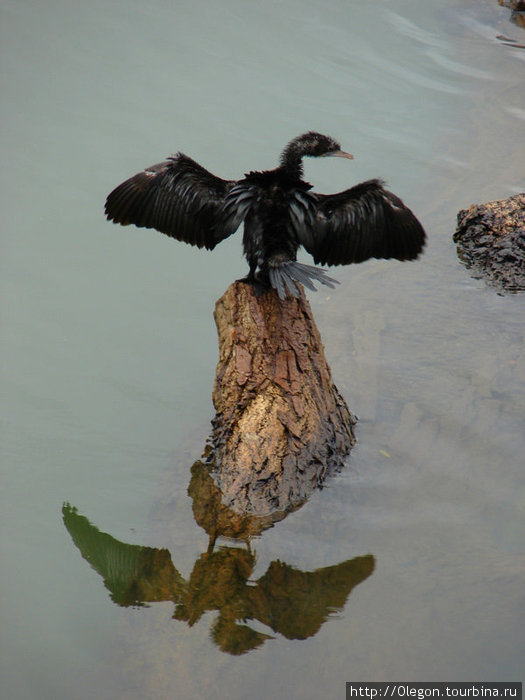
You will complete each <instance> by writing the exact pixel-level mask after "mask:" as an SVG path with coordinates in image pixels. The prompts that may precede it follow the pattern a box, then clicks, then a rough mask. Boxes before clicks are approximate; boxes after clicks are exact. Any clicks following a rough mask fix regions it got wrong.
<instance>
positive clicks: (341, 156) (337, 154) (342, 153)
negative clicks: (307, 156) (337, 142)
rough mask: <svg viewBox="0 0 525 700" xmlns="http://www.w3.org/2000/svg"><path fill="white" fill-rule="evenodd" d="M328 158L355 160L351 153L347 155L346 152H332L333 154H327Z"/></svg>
mask: <svg viewBox="0 0 525 700" xmlns="http://www.w3.org/2000/svg"><path fill="white" fill-rule="evenodd" d="M327 155H328V156H337V158H349V159H350V160H354V156H353V155H352V154H351V153H346V151H332V153H327Z"/></svg>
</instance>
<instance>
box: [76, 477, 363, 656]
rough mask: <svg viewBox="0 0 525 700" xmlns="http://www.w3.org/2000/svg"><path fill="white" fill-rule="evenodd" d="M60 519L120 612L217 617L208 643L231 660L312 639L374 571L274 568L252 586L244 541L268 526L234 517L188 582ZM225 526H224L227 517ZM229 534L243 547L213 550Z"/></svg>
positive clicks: (163, 563)
mask: <svg viewBox="0 0 525 700" xmlns="http://www.w3.org/2000/svg"><path fill="white" fill-rule="evenodd" d="M199 476H202V473H201V474H200V475H199ZM194 486H195V484H194ZM206 489H209V484H206ZM196 493H198V488H197V487H196ZM193 497H194V498H195V493H194V495H193ZM197 510H198V508H197ZM194 511H195V507H194ZM62 515H63V520H64V524H65V526H66V528H67V530H68V532H69V534H70V535H71V538H72V540H73V542H74V543H75V545H76V546H77V547H78V549H79V550H80V553H81V555H82V557H83V558H84V559H85V560H86V561H87V562H88V563H89V564H90V565H91V567H92V568H93V569H94V570H95V571H96V572H97V573H98V574H100V576H101V577H102V579H103V581H104V585H105V587H106V588H107V589H108V591H109V593H110V596H111V599H112V600H113V601H114V602H115V603H116V604H117V605H120V606H124V607H129V606H134V607H142V606H146V605H150V604H151V603H154V602H160V601H172V602H173V603H174V604H175V611H174V614H173V619H175V620H179V621H184V622H186V623H187V624H188V625H189V626H190V627H191V626H193V625H194V624H195V623H196V622H198V621H199V620H200V618H201V617H202V616H203V615H204V614H205V613H206V612H209V611H217V613H218V615H217V617H216V619H215V621H214V623H213V625H212V629H211V637H212V639H213V641H214V643H215V644H216V645H217V646H218V647H219V648H220V649H221V650H222V651H224V652H227V653H229V654H233V655H240V654H244V653H247V652H249V651H251V650H252V649H256V648H257V647H259V646H261V645H262V644H264V643H265V642H266V641H267V640H269V639H272V638H273V637H274V634H280V635H283V636H284V637H286V638H287V639H306V638H308V637H311V636H313V635H315V634H316V633H317V632H318V630H319V629H320V627H321V626H322V624H323V623H324V622H325V621H326V620H327V619H328V617H329V616H330V615H331V614H332V613H334V612H337V611H340V610H342V608H343V607H344V605H345V603H346V600H347V598H348V596H349V594H350V592H351V590H352V589H353V588H354V586H356V585H357V584H359V583H361V582H362V581H364V580H365V579H366V578H368V576H370V575H371V573H372V571H373V570H374V557H373V556H372V555H366V556H361V557H356V558H354V559H350V560H348V561H344V562H341V563H340V564H337V565H334V566H328V567H324V568H320V569H316V570H315V571H300V570H298V569H296V568H294V567H292V566H290V565H288V564H285V563H283V562H281V561H272V562H271V564H270V565H269V566H268V569H267V571H266V573H265V574H264V575H263V576H261V577H260V578H259V579H257V580H255V581H254V580H253V579H252V578H251V576H252V574H253V571H254V568H255V564H256V554H255V552H254V551H253V550H252V548H251V546H250V543H249V536H250V535H251V534H252V533H254V532H257V531H259V532H260V531H262V530H263V529H265V528H266V527H269V526H271V525H272V522H270V521H268V520H263V522H250V520H257V519H256V518H252V519H250V518H249V517H245V518H244V519H243V518H242V517H240V516H237V515H236V514H234V513H232V514H231V517H230V518H229V523H230V524H229V526H228V527H226V528H225V529H224V531H221V529H220V526H219V527H218V528H217V527H216V528H215V529H214V530H213V532H212V533H211V534H210V546H209V548H208V550H207V551H206V552H203V553H202V554H201V555H200V556H199V557H198V558H197V560H196V561H195V563H194V565H193V569H192V572H191V574H190V576H189V578H188V579H187V580H186V579H185V578H184V577H183V576H182V575H181V574H180V573H179V571H178V570H177V569H176V567H175V565H174V564H173V561H172V558H171V555H170V552H169V551H168V550H167V549H156V548H152V547H142V546H139V545H134V544H127V543H124V542H120V541H119V540H117V539H115V538H114V537H112V536H111V535H109V534H107V533H104V532H100V530H98V528H97V527H95V526H94V525H92V524H91V523H90V522H89V520H88V519H87V518H86V517H84V516H83V515H80V514H79V513H78V512H77V510H76V508H74V507H72V506H71V505H69V504H64V506H63V508H62ZM283 517H284V516H283ZM259 520H260V519H259ZM203 522H204V521H203ZM222 522H223V523H227V522H228V518H227V516H226V513H223V514H222ZM234 531H236V532H237V535H238V536H240V537H241V538H243V539H245V544H244V546H218V547H216V545H215V541H216V537H217V536H218V535H219V534H223V533H224V534H226V535H228V536H230V537H231V536H232V534H233V532H234ZM249 621H258V622H259V623H260V624H262V625H264V626H265V627H266V628H267V630H268V631H267V632H261V631H259V630H257V629H254V627H253V626H250V624H249ZM247 623H248V624H247Z"/></svg>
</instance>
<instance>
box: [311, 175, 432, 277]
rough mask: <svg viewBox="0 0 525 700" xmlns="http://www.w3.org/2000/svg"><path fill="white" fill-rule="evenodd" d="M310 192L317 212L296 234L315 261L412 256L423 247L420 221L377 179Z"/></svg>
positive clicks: (339, 262)
mask: <svg viewBox="0 0 525 700" xmlns="http://www.w3.org/2000/svg"><path fill="white" fill-rule="evenodd" d="M309 195H310V197H315V198H316V200H317V212H316V217H315V221H314V222H313V224H312V225H310V226H305V227H302V228H301V232H300V235H299V238H300V241H301V243H302V244H303V246H304V247H305V248H306V250H307V251H308V252H309V253H310V254H311V255H312V256H313V258H314V260H315V262H316V263H320V264H322V265H348V264H350V263H359V262H362V261H363V260H368V259H369V258H397V259H398V260H413V259H414V258H417V257H418V255H419V254H420V253H421V251H422V249H423V246H424V244H425V231H424V230H423V227H422V226H421V224H420V223H419V221H418V220H417V219H416V217H415V216H414V214H413V213H412V212H411V211H410V209H408V208H407V207H406V206H405V205H404V204H403V202H402V201H401V200H400V199H399V197H396V195H395V194H392V193H391V192H388V190H386V189H385V188H384V187H383V182H382V181H381V180H367V181H366V182H362V183H361V184H359V185H356V186H355V187H352V188H351V189H349V190H345V191H344V192H339V193H338V194H332V195H324V194H315V193H309Z"/></svg>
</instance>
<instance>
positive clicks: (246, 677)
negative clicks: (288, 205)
mask: <svg viewBox="0 0 525 700" xmlns="http://www.w3.org/2000/svg"><path fill="white" fill-rule="evenodd" d="M1 6H2V14H3V20H2V40H1V47H2V48H1V51H2V62H3V67H4V72H3V75H4V78H3V104H4V107H3V119H2V122H3V128H2V139H3V150H4V153H5V157H4V167H3V169H2V188H1V192H2V200H3V201H2V214H3V216H2V220H3V226H2V228H3V232H2V262H1V266H2V283H1V284H2V302H1V311H2V327H3V330H2V337H3V343H2V346H3V347H2V375H3V379H2V384H3V394H4V401H3V404H2V405H3V409H2V413H3V429H2V433H3V437H2V443H3V445H2V463H3V476H2V494H3V498H2V509H1V514H0V521H1V532H2V536H1V541H2V594H1V600H2V620H1V623H0V629H1V637H2V647H1V651H0V659H1V665H2V669H1V675H0V694H1V695H2V697H5V698H16V699H18V698H22V699H25V698H38V699H41V698H53V699H55V700H56V699H62V698H63V699H64V700H66V699H67V700H70V699H73V698H74V699H77V698H78V699H79V700H80V699H82V700H83V699H84V698H92V697H101V698H126V699H132V698H133V699H135V698H137V699H138V698H148V699H149V698H152V699H153V698H154V699H157V698H159V699H161V698H162V699H163V698H167V697H174V698H182V699H184V700H185V699H186V698H199V697H202V698H212V697H231V698H239V699H241V698H248V697H250V698H265V697H283V698H284V697H291V698H312V699H313V698H321V697H330V698H341V697H344V688H345V686H344V683H345V681H346V680H354V681H356V680H376V681H377V680H449V681H453V680H468V679H472V680H508V681H510V680H523V675H524V672H523V668H524V665H523V658H524V657H525V640H524V634H523V630H524V628H525V627H524V612H523V611H524V609H525V608H524V605H523V575H524V571H525V564H524V549H525V547H524V537H523V533H524V530H525V527H524V511H525V496H524V477H523V465H524V457H523V455H524V454H525V437H524V432H525V431H524V423H525V398H524V397H525V394H524V390H525V352H524V345H523V338H524V321H525V298H524V297H523V296H513V297H501V296H498V295H497V294H495V293H494V291H492V290H489V289H487V288H486V287H485V286H484V284H483V283H482V282H481V281H477V280H473V279H471V278H470V277H469V275H468V273H467V272H466V271H465V270H464V268H462V267H461V266H460V265H459V263H458V262H457V261H456V257H455V250H454V246H453V243H452V241H451V235H452V233H453V230H454V227H455V216H456V212H457V211H458V209H461V208H465V207H468V206H469V205H470V204H472V203H474V202H482V201H487V200H490V199H498V198H504V197H506V196H508V195H510V194H513V193H514V192H517V191H522V190H523V189H524V187H525V182H524V179H523V162H525V145H524V140H523V127H524V123H523V122H524V115H525V97H524V95H525V93H524V91H523V77H524V60H525V51H523V50H520V49H512V48H509V47H507V46H504V45H502V44H501V42H499V41H498V40H496V38H495V37H496V36H497V35H498V34H505V35H506V36H509V37H511V38H515V39H518V40H521V41H522V42H523V34H522V33H521V34H520V30H519V29H518V28H516V27H514V26H513V25H511V24H510V23H509V22H508V14H509V13H508V11H507V10H505V9H504V8H500V7H498V5H497V3H496V1H495V0H494V1H492V0H481V1H476V2H475V1H474V0H464V1H463V2H461V1H460V0H454V1H452V0H447V1H444V2H443V1H438V0H431V1H430V2H426V3H422V2H417V1H416V0H391V1H387V0H383V2H379V3H378V2H374V3H367V2H354V1H349V2H336V1H335V0H328V1H326V0H323V2H321V1H318V2H316V1H315V0H307V1H306V2H302V3H295V2H280V3H277V2H265V3H254V2H253V3H252V2H250V3H241V2H237V1H236V0H227V1H226V2H223V3H173V2H170V3H168V2H164V1H160V0H154V1H153V2H148V3H145V2H138V1H136V2H122V1H121V0H115V1H114V2H99V1H95V2H90V3H86V2H84V3H82V2H75V1H73V2H64V1H61V0H48V1H47V2H36V1H35V0H31V1H29V0H28V1H24V0H17V1H16V2H10V1H7V0H4V1H3V2H2V3H1ZM306 129H316V130H319V131H323V132H326V133H329V134H332V135H333V136H334V137H336V138H338V139H339V140H340V141H341V143H342V145H343V147H344V148H346V149H347V150H349V151H351V152H353V153H354V154H355V156H356V160H355V161H354V162H353V163H351V164H350V163H348V162H345V161H339V160H337V162H334V161H331V160H330V161H323V162H309V163H308V164H307V177H308V178H309V180H310V181H311V182H312V183H313V184H314V185H315V187H316V188H317V189H318V190H319V191H325V192H329V191H335V190H337V189H343V188H346V187H348V186H350V185H351V184H353V183H355V182H357V181H359V180H364V179H367V178H369V177H373V176H382V177H384V178H385V179H387V180H388V182H389V185H390V186H391V188H392V189H393V190H394V191H395V192H396V193H397V194H399V195H400V196H401V197H403V198H404V199H405V200H406V201H407V202H408V204H409V205H410V206H411V207H412V208H413V209H414V211H415V212H416V213H417V214H418V215H419V216H420V218H421V219H422V220H423V222H424V224H425V226H426V228H427V231H428V233H429V245H428V248H427V251H426V254H425V256H424V257H423V258H422V260H421V261H418V262H417V263H412V264H404V265H403V264H400V263H395V262H385V261H382V262H379V261H373V262H369V263H366V264H363V265H360V266H356V267H355V268H353V269H352V268H341V269H337V270H336V271H335V276H336V277H337V278H338V279H339V280H341V283H342V284H341V285H340V287H338V289H337V291H336V292H334V293H333V294H331V296H330V297H328V296H327V295H326V294H325V293H318V294H317V295H310V300H311V304H312V309H313V312H314V315H315V317H316V319H317V322H318V325H319V328H320V330H321V333H322V335H323V340H324V343H325V347H326V353H327V356H328V359H329V361H330V363H331V367H332V372H333V376H334V379H335V381H336V383H337V385H338V387H339V389H340V390H341V391H342V393H343V394H344V396H345V398H346V400H347V402H348V404H349V406H350V408H351V409H352V410H353V411H354V412H355V413H357V415H358V416H359V417H360V422H359V424H358V426H357V431H358V439H359V443H358V446H357V447H356V449H355V450H354V451H353V453H352V456H351V458H350V460H349V463H348V466H347V468H346V469H345V470H344V471H343V472H342V473H341V474H340V475H339V476H338V477H337V478H335V479H334V480H332V481H331V482H330V483H329V484H328V486H327V488H325V489H324V490H323V491H320V492H317V493H315V494H314V496H313V497H312V498H311V499H310V501H309V502H308V503H307V504H306V505H305V506H304V507H303V508H302V509H300V510H299V511H297V512H296V513H294V514H292V515H290V516H289V517H288V518H286V519H285V520H283V521H281V522H279V523H277V524H276V525H275V526H274V527H273V528H271V529H269V530H267V531H265V532H264V533H263V534H261V535H260V536H257V537H254V538H252V540H251V542H250V545H249V548H248V547H247V545H245V544H244V543H242V542H237V543H235V542H233V541H232V540H229V539H225V538H222V539H219V540H218V542H217V545H216V547H215V550H214V552H211V550H210V551H208V544H209V542H208V535H207V534H206V532H205V530H204V529H203V528H202V527H200V526H199V525H197V523H196V520H195V518H194V514H193V510H192V508H193V507H195V505H194V504H195V498H194V497H193V498H192V496H191V495H188V487H189V486H190V480H191V479H192V474H191V472H190V468H191V466H192V464H193V463H194V461H195V459H197V458H198V456H199V454H200V452H201V450H202V447H203V446H204V441H205V439H206V436H207V434H208V430H209V420H210V418H211V417H212V414H213V409H212V404H211V390H212V383H213V377H214V371H215V364H216V361H217V343H216V334H215V326H214V323H213V318H212V310H213V305H214V303H215V300H216V299H217V298H218V297H219V296H220V295H221V294H222V293H223V292H224V290H225V289H226V287H227V286H228V285H229V283H230V282H231V281H232V280H233V279H236V278H238V277H241V276H242V275H244V274H245V271H246V265H245V262H244V261H243V260H242V257H241V247H240V238H239V236H238V235H237V236H235V237H233V238H232V239H229V240H228V241H226V242H224V243H223V244H221V246H219V247H218V248H217V249H216V250H215V251H214V252H213V253H212V254H205V253H203V252H201V251H198V250H193V249H192V248H190V247H189V246H185V245H183V244H177V243H174V242H173V241H171V240H169V239H167V238H166V237H164V236H162V235H160V234H156V233H154V232H152V231H145V230H138V229H134V228H129V229H124V228H121V227H116V226H112V225H110V224H108V223H106V222H105V221H104V218H103V214H102V206H103V202H104V198H105V196H106V194H107V192H108V191H109V190H110V189H111V188H112V187H113V186H115V185H116V184H118V183H119V182H120V181H121V180H122V179H124V178H125V177H127V176H129V175H131V174H133V173H134V172H136V171H138V170H140V169H141V168H142V167H144V166H146V165H149V164H151V163H154V162H157V161H159V160H161V159H163V158H164V157H165V156H166V155H168V154H169V153H170V152H173V151H176V150H178V149H181V150H184V151H185V152H187V153H188V154H190V155H191V156H192V157H194V158H195V159H196V160H198V161H199V162H201V163H202V164H203V165H205V166H206V167H207V168H209V169H210V170H212V171H213V172H215V173H217V174H218V175H221V176H223V177H236V176H238V175H240V174H242V173H244V172H245V171H246V170H249V169H254V168H255V169H263V168H270V167H273V166H274V165H275V164H276V160H277V156H278V154H279V152H280V150H281V148H282V147H283V145H284V144H285V143H286V142H287V141H288V140H289V139H290V138H292V137H293V136H295V135H297V134H299V133H301V132H302V131H304V130H306ZM194 476H195V474H194ZM195 483H197V482H195V481H194V482H192V484H193V485H194V484H195ZM198 483H199V484H201V486H202V482H201V481H199V482H198ZM192 489H193V486H192ZM191 493H193V490H191ZM64 502H67V503H69V504H71V506H72V509H69V508H66V510H65V516H66V518H65V519H66V523H65V525H67V527H65V525H64V522H63V519H62V505H63V503H64ZM75 508H76V509H77V511H75V510H74V509H75ZM197 519H198V518H197ZM163 550H165V551H163ZM88 562H89V564H88ZM90 564H91V566H90ZM138 569H140V572H141V576H138V577H137V575H136V574H137V570H138ZM137 579H138V580H139V581H140V582H141V586H142V588H141V589H140V590H139V589H137V588H136V587H135V589H133V590H130V588H129V582H130V580H133V581H136V580H137ZM139 600H143V601H144V600H147V601H150V602H149V603H148V607H137V605H136V604H137V602H138V601H139ZM133 604H135V605H133ZM174 615H175V618H176V619H174ZM250 649H252V650H251V651H250ZM239 651H245V653H244V654H241V655H236V654H235V653H233V652H239Z"/></svg>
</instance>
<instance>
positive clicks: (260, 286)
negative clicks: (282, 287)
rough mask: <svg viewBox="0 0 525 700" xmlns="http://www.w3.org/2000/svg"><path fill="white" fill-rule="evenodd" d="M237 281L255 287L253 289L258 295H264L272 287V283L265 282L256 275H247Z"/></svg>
mask: <svg viewBox="0 0 525 700" xmlns="http://www.w3.org/2000/svg"><path fill="white" fill-rule="evenodd" d="M237 282H242V283H243V284H249V285H251V286H252V287H253V291H254V292H255V295H256V296H257V297H260V296H262V295H263V294H266V292H268V291H269V290H270V289H271V285H270V284H268V282H265V281H264V280H262V279H259V278H258V277H256V276H255V275H247V276H246V277H243V278H242V279H240V280H237Z"/></svg>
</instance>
